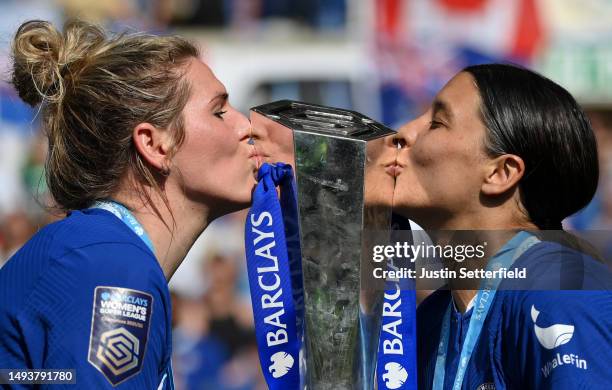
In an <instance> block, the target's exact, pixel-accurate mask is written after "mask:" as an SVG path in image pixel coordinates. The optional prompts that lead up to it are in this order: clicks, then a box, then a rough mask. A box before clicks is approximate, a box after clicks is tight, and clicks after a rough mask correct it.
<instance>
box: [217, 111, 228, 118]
mask: <svg viewBox="0 0 612 390" xmlns="http://www.w3.org/2000/svg"><path fill="white" fill-rule="evenodd" d="M225 113H227V110H225V111H217V112H215V116H216V117H217V118H219V119H223V115H225Z"/></svg>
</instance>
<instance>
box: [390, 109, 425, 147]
mask: <svg viewBox="0 0 612 390" xmlns="http://www.w3.org/2000/svg"><path fill="white" fill-rule="evenodd" d="M426 128H427V118H426V116H425V115H421V116H420V117H418V118H416V119H414V120H412V121H410V122H407V123H405V124H404V125H402V126H401V127H400V128H399V130H398V131H397V134H395V135H394V136H393V139H392V142H393V143H394V144H395V145H396V147H398V148H404V147H411V146H413V145H414V144H415V142H416V140H417V138H418V136H419V133H421V132H422V131H424V130H425V129H426Z"/></svg>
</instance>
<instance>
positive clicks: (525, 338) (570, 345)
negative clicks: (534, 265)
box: [494, 290, 612, 390]
mask: <svg viewBox="0 0 612 390" xmlns="http://www.w3.org/2000/svg"><path fill="white" fill-rule="evenodd" d="M506 305H507V307H506V308H505V310H504V311H505V313H504V314H505V315H504V317H505V319H504V325H503V329H500V332H501V335H502V336H501V337H500V339H503V342H501V343H499V344H498V346H499V349H498V350H497V351H496V352H497V353H495V354H494V355H496V356H497V359H498V362H497V363H498V366H499V368H500V370H499V372H503V374H501V375H502V376H504V378H503V379H501V378H498V379H499V380H500V382H502V383H505V384H506V385H509V386H508V388H532V389H555V390H557V389H610V388H612V376H611V375H610V371H609V370H610V367H609V362H610V361H612V348H610V347H611V346H612V293H611V292H609V291H603V290H602V291H595V290H591V291H527V292H521V293H517V294H514V295H512V298H511V299H509V300H508V302H506Z"/></svg>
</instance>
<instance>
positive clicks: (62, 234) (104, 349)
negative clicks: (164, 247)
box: [0, 211, 171, 388]
mask: <svg viewBox="0 0 612 390" xmlns="http://www.w3.org/2000/svg"><path fill="white" fill-rule="evenodd" d="M140 241H141V240H140V238H139V237H138V236H136V235H135V234H134V233H132V231H131V230H130V229H129V228H127V227H126V226H124V225H123V223H122V222H121V221H120V220H118V219H117V218H115V217H114V216H112V215H111V214H108V213H107V212H105V211H100V212H99V213H97V214H92V215H87V214H86V213H78V214H76V215H75V214H73V215H71V216H70V217H68V218H67V219H66V220H64V221H61V222H59V223H57V224H53V225H51V226H49V227H48V228H46V229H43V230H41V232H40V233H39V234H38V235H37V236H36V237H34V238H33V239H32V240H31V241H30V242H29V243H28V244H27V245H26V247H24V248H23V249H22V251H20V252H21V253H17V254H16V256H15V258H14V259H12V260H11V261H9V264H7V267H9V268H8V269H7V271H6V273H5V270H4V269H3V270H2V275H0V279H7V280H8V279H10V278H11V277H13V276H17V279H15V280H14V281H13V282H11V285H10V286H9V287H5V286H3V285H2V282H0V300H1V301H3V302H4V301H6V302H11V303H10V305H9V306H8V307H5V308H4V310H3V311H5V313H3V314H2V316H1V317H2V318H0V327H2V328H3V330H7V331H9V332H12V334H14V336H15V340H16V343H15V345H9V346H8V347H6V348H5V349H7V350H8V349H10V350H12V351H15V353H19V354H21V355H23V356H29V359H30V361H28V362H27V364H28V365H30V366H33V367H54V366H62V367H64V366H65V367H75V368H78V369H79V372H80V373H83V375H81V378H82V379H81V380H82V381H83V383H84V384H85V383H87V384H88V387H91V388H105V386H106V385H108V384H111V385H113V386H115V385H117V384H119V383H123V381H127V380H128V379H129V383H137V384H138V386H137V388H153V387H156V386H157V384H158V380H159V378H158V376H159V370H160V367H163V366H164V365H165V364H166V362H167V361H168V359H169V356H170V355H169V354H170V350H171V338H170V318H171V302H170V297H169V292H168V287H167V283H166V280H165V278H164V275H163V272H162V270H161V267H160V266H159V264H158V262H157V260H156V259H155V257H154V255H153V253H152V252H151V251H150V250H149V249H148V248H147V247H146V245H145V244H144V243H142V242H140ZM32 265H36V266H37V267H38V268H37V275H36V276H32V275H31V273H30V272H29V269H30V268H31V267H32ZM19 279H21V280H26V281H27V283H26V285H25V286H22V285H20V284H19ZM0 306H1V305H0ZM3 319H6V321H3ZM15 324H17V325H15ZM4 328H6V329H4ZM114 343H119V344H121V345H123V347H122V348H123V349H125V348H128V349H129V353H130V354H131V358H130V360H125V361H123V360H121V362H115V361H114V360H113V359H112V356H110V355H108V354H109V353H112V352H113V351H115V352H116V349H114V348H115V347H114ZM9 347H10V348H9ZM3 348H4V347H3V346H2V343H0V357H1V355H2V351H3ZM126 351H127V350H126ZM124 352H125V351H124ZM126 353H127V352H126ZM107 355H108V356H107ZM21 364H23V363H21ZM117 365H119V366H117ZM126 383H127V382H126ZM89 385H90V386H89Z"/></svg>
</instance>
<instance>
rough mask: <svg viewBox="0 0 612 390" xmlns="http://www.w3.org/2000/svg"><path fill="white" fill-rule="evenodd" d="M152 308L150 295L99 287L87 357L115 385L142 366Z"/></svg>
mask: <svg viewBox="0 0 612 390" xmlns="http://www.w3.org/2000/svg"><path fill="white" fill-rule="evenodd" d="M152 310H153V297H152V296H151V295H150V294H147V293H144V292H142V291H137V290H130V289H127V288H120V287H106V286H98V287H96V289H95V291H94V302H93V314H92V321H91V334H90V336H89V356H88V357H87V360H88V361H89V362H90V363H91V364H92V365H94V367H96V368H97V369H98V370H100V372H102V374H104V376H105V377H106V379H108V381H109V382H110V383H111V384H112V385H113V386H117V385H118V384H119V383H121V382H123V381H125V380H127V379H129V378H130V377H132V376H134V375H136V374H137V373H138V372H140V370H141V369H142V363H143V360H144V357H145V351H146V347H147V339H148V337H149V326H150V324H151V314H152Z"/></svg>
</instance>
